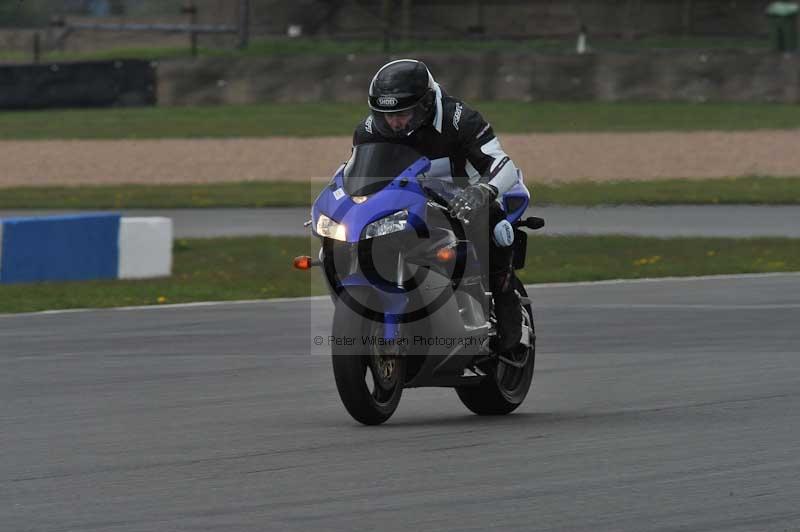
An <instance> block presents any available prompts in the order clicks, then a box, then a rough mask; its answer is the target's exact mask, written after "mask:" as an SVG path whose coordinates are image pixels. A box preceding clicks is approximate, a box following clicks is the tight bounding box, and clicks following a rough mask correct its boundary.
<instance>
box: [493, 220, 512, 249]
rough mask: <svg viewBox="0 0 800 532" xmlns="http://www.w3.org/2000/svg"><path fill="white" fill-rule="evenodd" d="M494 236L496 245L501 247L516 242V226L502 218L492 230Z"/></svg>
mask: <svg viewBox="0 0 800 532" xmlns="http://www.w3.org/2000/svg"><path fill="white" fill-rule="evenodd" d="M492 238H493V239H494V243H495V245H497V246H498V247H501V248H507V247H509V246H510V245H511V244H513V243H514V228H513V227H511V224H510V223H509V221H508V220H501V221H500V222H498V224H497V225H495V226H494V231H492Z"/></svg>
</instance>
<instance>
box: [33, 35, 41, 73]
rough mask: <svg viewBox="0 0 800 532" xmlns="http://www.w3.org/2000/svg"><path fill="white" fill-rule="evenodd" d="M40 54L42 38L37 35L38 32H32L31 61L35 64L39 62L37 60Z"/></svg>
mask: <svg viewBox="0 0 800 532" xmlns="http://www.w3.org/2000/svg"><path fill="white" fill-rule="evenodd" d="M41 56H42V38H41V36H40V35H39V32H38V31H37V32H36V33H34V34H33V62H34V63H35V64H37V65H38V64H39V60H40V59H41Z"/></svg>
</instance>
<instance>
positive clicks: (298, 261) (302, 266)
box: [294, 255, 313, 270]
mask: <svg viewBox="0 0 800 532" xmlns="http://www.w3.org/2000/svg"><path fill="white" fill-rule="evenodd" d="M311 266H313V264H312V263H311V257H309V256H308V255H300V256H299V257H295V258H294V267H295V268H297V269H298V270H309V269H311Z"/></svg>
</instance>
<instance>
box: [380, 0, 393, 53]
mask: <svg viewBox="0 0 800 532" xmlns="http://www.w3.org/2000/svg"><path fill="white" fill-rule="evenodd" d="M381 11H382V12H381V15H382V17H381V19H382V20H383V51H384V53H387V54H388V53H389V51H390V50H391V43H390V42H389V41H390V40H391V36H390V28H389V23H390V21H391V17H392V0H383V4H382V10H381Z"/></svg>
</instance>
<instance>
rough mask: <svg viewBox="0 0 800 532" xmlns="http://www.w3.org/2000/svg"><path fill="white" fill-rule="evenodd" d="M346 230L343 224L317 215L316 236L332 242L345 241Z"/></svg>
mask: <svg viewBox="0 0 800 532" xmlns="http://www.w3.org/2000/svg"><path fill="white" fill-rule="evenodd" d="M346 231H347V228H346V227H345V226H344V224H340V223H336V222H334V221H333V220H331V219H330V218H328V217H327V216H325V215H324V214H320V215H319V219H318V220H317V234H318V235H320V236H324V237H326V238H333V239H334V240H341V241H342V242H346V241H347V236H346V234H347V233H346Z"/></svg>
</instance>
